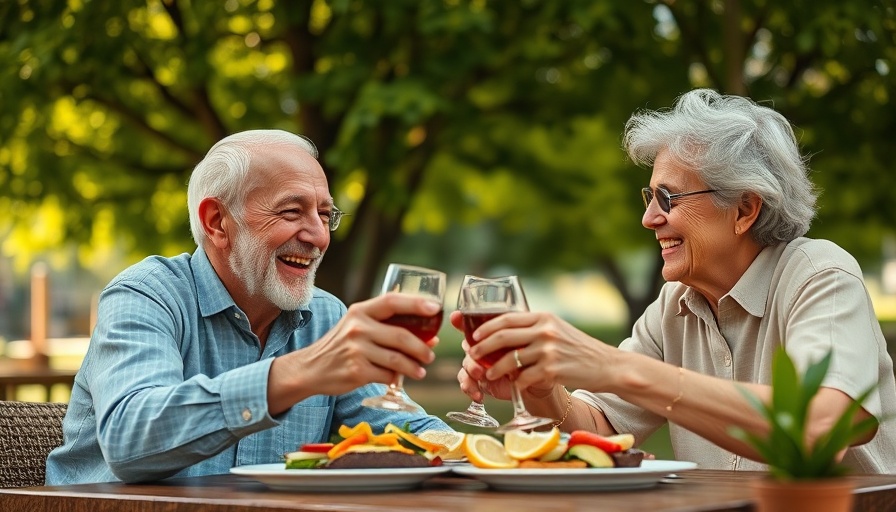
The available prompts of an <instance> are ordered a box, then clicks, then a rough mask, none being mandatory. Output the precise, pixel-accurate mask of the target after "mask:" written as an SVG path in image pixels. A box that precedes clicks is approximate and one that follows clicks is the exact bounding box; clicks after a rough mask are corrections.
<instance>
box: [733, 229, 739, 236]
mask: <svg viewBox="0 0 896 512" xmlns="http://www.w3.org/2000/svg"><path fill="white" fill-rule="evenodd" d="M734 234H735V235H740V228H739V227H735V228H734Z"/></svg>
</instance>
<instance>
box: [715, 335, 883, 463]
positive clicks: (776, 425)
mask: <svg viewBox="0 0 896 512" xmlns="http://www.w3.org/2000/svg"><path fill="white" fill-rule="evenodd" d="M831 358H832V353H831V352H830V351H829V352H828V353H827V354H826V355H825V356H824V357H823V358H821V360H819V361H817V362H815V363H812V364H811V365H809V367H808V368H807V369H806V372H805V373H804V374H803V375H800V374H799V372H797V369H796V365H794V363H793V360H792V359H791V358H790V355H789V354H787V351H786V350H784V347H779V348H778V350H777V351H776V352H775V355H774V359H773V361H772V399H771V402H770V403H764V402H763V401H762V400H760V399H759V398H758V397H756V396H755V395H753V394H752V393H750V392H749V391H747V390H745V389H743V388H739V389H740V391H741V392H742V393H743V394H744V396H745V397H746V398H747V400H748V401H749V402H750V404H751V405H752V406H753V407H754V408H755V409H756V410H757V411H759V412H760V413H762V415H763V416H764V417H765V419H766V420H767V421H768V424H769V427H770V430H769V433H768V435H767V436H764V437H763V436H759V435H756V434H753V433H750V432H747V431H745V430H743V429H741V428H732V429H730V433H731V435H732V436H734V437H735V438H737V439H740V440H741V441H743V442H745V443H747V444H749V445H750V446H751V447H752V448H753V449H755V450H756V452H757V453H759V454H760V455H761V456H762V457H763V459H764V460H765V462H766V463H767V464H768V465H769V471H770V472H771V474H772V475H773V476H774V477H775V478H777V479H781V480H811V479H818V478H830V477H836V476H841V475H843V474H845V473H846V470H847V468H846V467H845V466H843V465H842V464H840V463H839V462H838V461H837V453H838V452H840V451H841V450H843V449H844V448H846V447H848V446H850V445H851V444H852V443H853V442H855V441H856V440H858V439H860V438H861V437H862V436H864V435H865V434H867V433H868V432H870V431H872V430H874V429H875V428H877V426H878V420H877V419H876V418H874V417H870V418H866V419H863V420H861V421H855V418H856V414H858V412H859V410H860V409H861V407H862V403H864V401H865V400H866V399H867V398H868V396H869V395H870V394H871V393H872V391H873V390H874V386H872V387H871V388H869V389H867V390H865V392H863V393H862V394H861V395H859V397H858V398H857V399H856V400H854V401H853V402H852V403H851V404H850V405H849V407H847V408H846V410H845V411H843V414H842V415H841V416H840V418H839V419H838V420H837V422H836V423H835V424H834V426H833V427H831V429H830V430H829V431H828V432H826V433H825V434H824V435H822V436H820V437H819V438H818V439H816V440H815V443H814V444H812V445H811V446H810V445H807V444H806V423H807V418H808V414H809V404H810V403H811V401H812V398H814V397H815V395H816V394H817V393H818V390H819V388H821V383H822V382H823V381H824V377H825V375H827V372H828V368H829V367H830V364H831Z"/></svg>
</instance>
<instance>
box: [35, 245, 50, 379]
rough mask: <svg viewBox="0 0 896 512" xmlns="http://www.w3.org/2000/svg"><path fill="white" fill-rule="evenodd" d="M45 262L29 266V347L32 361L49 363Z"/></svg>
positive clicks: (47, 294) (48, 294)
mask: <svg viewBox="0 0 896 512" xmlns="http://www.w3.org/2000/svg"><path fill="white" fill-rule="evenodd" d="M49 273H50V272H49V270H48V268H47V264H46V263H43V262H37V263H35V264H34V265H33V266H32V267H31V347H32V348H33V349H34V356H33V358H34V362H36V363H39V364H49V354H48V350H47V343H48V342H47V337H48V336H47V330H48V328H49V325H50V285H49V280H50V279H49Z"/></svg>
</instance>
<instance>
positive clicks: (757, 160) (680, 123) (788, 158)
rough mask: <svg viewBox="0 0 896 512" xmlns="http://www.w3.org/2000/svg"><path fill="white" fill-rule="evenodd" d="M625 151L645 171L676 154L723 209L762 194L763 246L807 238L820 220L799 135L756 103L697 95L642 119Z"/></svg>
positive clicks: (705, 92)
mask: <svg viewBox="0 0 896 512" xmlns="http://www.w3.org/2000/svg"><path fill="white" fill-rule="evenodd" d="M623 147H624V148H625V150H626V151H627V152H628V155H629V158H631V159H632V161H633V162H634V163H635V164H637V165H643V166H651V165H653V162H654V159H655V158H656V156H657V154H658V153H659V152H660V151H662V150H664V149H666V150H668V151H669V154H670V155H671V156H672V157H673V158H674V159H675V160H677V161H678V162H681V163H682V164H684V165H685V166H687V167H689V168H691V169H693V170H694V171H696V172H697V174H698V175H699V176H700V177H701V178H702V179H703V181H704V182H705V183H706V185H707V188H711V189H716V190H719V192H717V193H715V194H712V196H713V200H714V201H715V202H716V204H717V205H718V206H720V207H726V206H732V205H735V204H739V203H740V201H741V199H742V197H743V195H744V194H745V193H754V194H757V195H758V196H759V197H760V198H762V208H761V210H760V211H759V216H758V218H757V219H756V223H755V224H753V227H752V228H751V232H752V236H753V238H754V239H755V240H756V241H757V242H758V243H760V244H761V245H763V246H766V245H773V244H777V243H779V242H789V241H791V240H793V239H795V238H797V237H800V236H803V235H805V234H806V232H807V231H809V226H810V225H811V223H812V219H813V218H814V217H815V201H816V199H817V192H816V189H815V186H814V185H813V184H812V182H811V181H810V180H809V177H808V173H809V168H808V166H807V159H806V158H804V157H803V156H802V155H801V154H800V149H799V144H798V142H797V140H796V136H795V135H794V132H793V128H792V127H791V125H790V123H789V122H788V121H787V119H786V118H785V117H784V116H782V115H781V114H779V113H778V112H776V111H774V110H773V109H771V108H768V107H763V106H761V105H758V104H756V102H754V101H752V100H750V99H748V98H744V97H741V96H725V95H721V94H719V93H717V92H715V91H713V90H709V89H696V90H693V91H691V92H688V93H686V94H683V95H681V96H680V97H679V98H678V100H677V101H676V103H675V105H674V106H673V107H672V108H671V109H669V110H664V111H642V112H636V113H635V114H634V115H632V117H631V118H630V119H629V120H628V122H627V123H626V124H625V134H624V138H623Z"/></svg>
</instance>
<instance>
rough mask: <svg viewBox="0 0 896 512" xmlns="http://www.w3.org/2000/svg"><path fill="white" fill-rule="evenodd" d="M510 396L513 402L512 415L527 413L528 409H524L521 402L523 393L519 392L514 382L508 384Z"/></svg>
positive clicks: (525, 414) (526, 414)
mask: <svg viewBox="0 0 896 512" xmlns="http://www.w3.org/2000/svg"><path fill="white" fill-rule="evenodd" d="M510 398H511V401H512V402H513V416H514V417H516V416H528V415H529V411H527V410H526V404H525V403H524V402H523V394H522V393H521V392H520V388H519V386H517V385H516V383H515V382H514V383H513V385H512V386H510Z"/></svg>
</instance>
